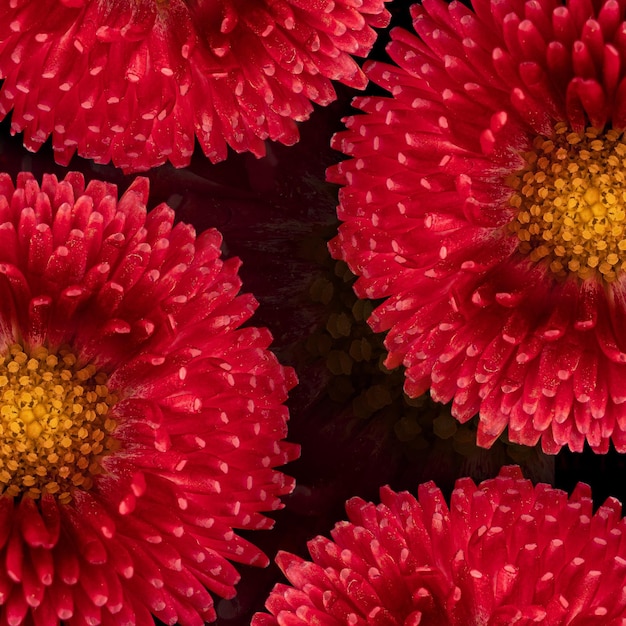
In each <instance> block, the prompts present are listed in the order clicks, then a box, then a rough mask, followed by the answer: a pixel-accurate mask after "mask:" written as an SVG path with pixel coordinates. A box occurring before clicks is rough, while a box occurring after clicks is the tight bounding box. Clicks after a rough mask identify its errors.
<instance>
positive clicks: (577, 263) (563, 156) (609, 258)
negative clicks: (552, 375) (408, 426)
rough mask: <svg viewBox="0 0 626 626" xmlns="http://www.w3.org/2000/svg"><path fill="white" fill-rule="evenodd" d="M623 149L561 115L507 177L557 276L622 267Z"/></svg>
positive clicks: (610, 134)
mask: <svg viewBox="0 0 626 626" xmlns="http://www.w3.org/2000/svg"><path fill="white" fill-rule="evenodd" d="M624 155H626V138H625V137H624V136H623V133H621V132H619V131H616V130H612V129H610V130H607V131H602V132H601V131H598V130H595V129H593V128H587V129H586V130H585V132H584V133H582V134H579V133H576V132H571V131H569V129H568V127H567V125H566V124H564V123H562V122H560V123H558V124H557V125H556V126H555V128H554V136H553V137H552V138H547V137H543V136H538V137H536V138H535V141H534V142H533V150H532V151H530V152H528V153H526V154H525V155H524V158H525V160H526V164H527V165H526V167H525V168H524V169H523V170H521V171H519V172H516V173H515V174H513V175H511V176H509V177H508V178H507V184H508V185H509V186H510V187H511V188H512V189H513V190H514V193H513V194H512V196H511V197H510V199H509V205H510V206H511V207H513V208H515V209H516V210H517V216H516V218H515V219H514V220H513V221H512V222H511V223H510V225H509V228H510V230H511V231H512V232H513V233H515V234H516V235H517V238H518V239H519V245H518V250H519V251H520V252H521V253H522V254H527V255H528V256H529V257H530V259H531V261H534V262H542V263H545V264H546V266H547V267H548V268H549V269H550V270H551V271H552V272H553V273H554V274H556V275H557V276H559V277H562V278H564V277H566V276H567V275H569V274H570V273H573V274H576V275H577V276H578V277H579V278H581V279H583V280H584V279H587V278H590V277H591V276H594V275H599V276H600V277H601V278H602V279H603V280H604V281H606V282H612V281H614V280H615V278H616V277H617V275H618V274H619V272H621V271H622V270H624V269H626V253H625V252H626V233H625V230H626V160H625V159H624V158H622V157H623V156H624ZM1 385H2V378H0V386H1Z"/></svg>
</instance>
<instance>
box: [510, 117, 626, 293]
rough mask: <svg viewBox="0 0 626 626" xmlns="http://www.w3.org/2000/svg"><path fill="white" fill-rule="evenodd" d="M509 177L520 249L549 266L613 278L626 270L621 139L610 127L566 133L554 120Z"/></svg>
mask: <svg viewBox="0 0 626 626" xmlns="http://www.w3.org/2000/svg"><path fill="white" fill-rule="evenodd" d="M533 148H534V150H532V151H530V152H528V153H527V154H525V155H524V156H525V159H526V162H527V166H526V167H525V168H524V169H523V170H522V171H521V172H518V173H517V174H516V175H514V176H511V177H509V178H508V179H507V183H508V184H509V185H510V186H511V187H512V188H513V189H514V190H515V193H513V195H512V196H511V198H510V200H509V202H510V204H511V206H513V207H515V208H516V209H517V210H518V213H517V217H516V219H515V220H513V222H512V223H511V225H510V227H511V229H512V231H513V232H515V233H516V234H517V237H518V238H519V240H520V243H519V251H520V252H522V253H523V254H528V255H529V256H530V259H531V260H532V261H535V262H539V261H542V260H545V261H544V262H546V263H547V264H548V266H549V268H550V270H552V272H554V273H555V274H556V275H558V276H561V277H565V276H567V275H568V273H570V272H571V273H574V274H576V275H577V276H579V277H580V278H582V279H586V278H589V277H591V276H593V275H594V274H596V273H599V275H600V276H601V277H602V278H603V279H604V280H605V281H607V282H612V281H613V280H615V278H616V277H617V275H618V273H619V272H620V271H621V270H624V269H626V233H625V219H626V139H624V137H623V133H621V132H619V131H616V130H612V129H611V130H607V131H597V130H595V129H593V128H588V129H587V130H586V131H585V132H584V133H583V134H580V133H576V132H571V131H570V130H569V128H568V126H567V125H566V124H564V123H559V124H557V125H556V126H555V134H554V137H553V138H551V139H550V138H547V137H543V136H538V137H537V138H536V139H535V141H534V143H533Z"/></svg>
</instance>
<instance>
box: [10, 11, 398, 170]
mask: <svg viewBox="0 0 626 626" xmlns="http://www.w3.org/2000/svg"><path fill="white" fill-rule="evenodd" d="M385 1H386V0H358V1H357V2H355V1H353V0H315V1H308V0H306V1H305V0H279V1H274V0H272V1H270V0H208V1H206V2H187V1H185V0H109V1H106V2H102V1H100V0H44V1H43V2H37V3H34V2H31V1H30V0H12V1H11V2H5V3H3V7H2V8H0V77H1V78H4V79H5V80H4V83H3V85H2V89H1V90H0V115H2V116H5V115H7V114H8V113H9V112H10V111H12V117H11V130H12V132H14V133H15V132H22V131H23V132H24V145H25V146H26V147H27V148H28V149H29V150H33V151H34V150H37V149H38V148H39V147H40V146H41V145H42V144H43V143H44V142H45V141H46V140H47V138H48V137H50V135H52V143H53V148H54V152H55V159H56V160H57V162H59V163H61V164H64V165H66V164H67V163H68V162H69V160H70V158H71V157H72V155H73V154H74V153H75V152H76V151H77V152H78V154H79V155H80V156H83V157H86V158H90V159H93V160H95V161H96V162H98V163H108V162H109V161H111V160H112V161H113V163H115V165H117V166H119V167H122V168H124V169H125V170H127V171H140V170H146V169H149V168H151V167H154V166H156V165H160V164H162V163H164V162H165V161H167V160H169V161H170V162H171V163H173V164H174V165H175V166H176V167H184V166H186V165H188V164H189V161H190V157H191V154H192V152H193V149H194V138H196V137H197V139H198V141H199V143H200V145H201V147H202V150H203V151H204V153H205V154H206V156H208V157H209V158H210V159H211V161H213V162H216V161H220V160H223V159H225V158H226V156H227V146H230V147H232V148H234V149H235V150H237V151H238V152H242V151H250V152H253V153H254V154H256V155H257V156H262V155H263V154H264V153H265V148H264V143H263V141H264V140H265V139H268V138H269V139H272V140H275V141H280V142H282V143H285V144H292V143H294V142H296V141H297V140H298V130H297V126H296V123H295V122H297V121H302V120H305V119H307V118H308V117H309V115H310V113H311V111H312V105H311V103H312V102H314V103H317V104H320V105H326V104H328V103H329V102H331V101H332V100H333V99H334V98H335V92H334V90H333V88H332V85H331V82H330V81H331V79H332V80H338V81H341V82H343V83H345V84H347V85H350V86H352V87H357V88H363V87H364V86H365V83H366V82H367V81H366V78H365V76H364V74H363V72H362V71H361V70H360V69H359V67H358V65H357V64H356V63H355V61H354V60H353V59H352V56H351V55H357V56H365V55H367V53H368V52H369V50H370V49H371V47H372V45H373V43H374V41H375V39H376V33H375V31H374V30H373V28H372V27H373V26H377V27H379V26H385V25H386V24H387V23H388V21H389V14H388V13H387V11H386V10H385V9H384V2H385Z"/></svg>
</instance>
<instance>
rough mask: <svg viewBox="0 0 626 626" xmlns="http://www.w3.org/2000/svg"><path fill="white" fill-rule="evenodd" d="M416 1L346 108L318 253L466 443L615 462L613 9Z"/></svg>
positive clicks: (620, 11)
mask: <svg viewBox="0 0 626 626" xmlns="http://www.w3.org/2000/svg"><path fill="white" fill-rule="evenodd" d="M475 4H476V7H475V10H474V11H473V10H471V9H469V8H467V7H465V6H464V5H463V4H461V3H459V2H452V3H450V4H446V3H445V2H441V1H439V0H427V1H425V2H424V4H423V5H421V6H414V7H413V9H412V15H413V17H414V27H415V30H416V31H417V34H418V37H416V36H414V35H411V34H409V33H408V32H405V31H403V30H395V31H394V32H393V41H392V42H391V44H390V45H389V48H388V51H389V54H390V55H391V57H392V58H393V60H394V61H395V62H396V63H397V64H398V66H399V67H395V66H392V65H385V64H380V63H373V64H370V65H369V67H368V68H367V72H368V74H369V76H370V77H371V78H372V79H373V80H374V81H375V82H377V83H378V84H380V85H382V86H383V87H385V88H386V89H388V90H389V91H391V92H392V94H393V98H383V97H380V98H379V97H376V98H360V99H357V100H356V101H355V104H356V106H357V107H358V108H360V109H362V110H363V111H365V113H366V115H361V116H355V117H350V118H348V119H347V120H346V122H347V126H348V130H347V131H346V132H342V133H340V134H339V135H338V136H337V137H336V141H335V145H336V146H337V147H338V148H339V149H341V150H343V151H344V152H345V153H346V154H348V155H350V156H352V157H354V158H353V159H352V160H350V161H346V162H343V163H341V164H340V165H339V166H337V167H336V168H332V169H331V170H330V172H329V178H330V179H331V180H333V181H335V182H339V183H342V184H344V185H345V188H344V189H342V192H341V206H340V213H339V215H340V218H341V219H343V220H345V222H346V223H345V224H344V225H343V226H342V228H341V231H340V235H339V237H338V238H337V239H336V240H334V243H333V251H334V254H336V255H337V256H341V257H343V258H344V259H345V260H347V261H348V263H349V265H350V267H351V269H352V270H353V271H354V272H355V273H357V274H359V275H360V280H359V282H358V283H357V289H358V293H359V295H361V296H363V297H369V298H387V300H386V302H385V303H384V304H383V305H382V306H380V307H379V308H378V310H377V311H375V312H374V314H373V316H372V318H371V323H372V325H373V327H374V328H375V329H376V330H388V329H389V334H388V337H387V341H386V346H387V348H388V350H389V357H388V359H387V365H388V366H389V367H394V366H397V365H398V364H400V363H404V364H405V365H406V367H407V378H406V387H405V388H406V391H407V393H408V394H409V395H412V396H418V395H420V394H421V393H423V392H424V391H425V390H426V389H428V388H429V387H430V388H431V394H432V395H433V397H434V398H435V399H437V400H439V401H442V402H447V401H449V400H452V399H454V404H453V414H454V415H455V417H456V418H457V419H459V420H460V421H462V422H463V421H466V420H468V419H470V418H471V417H472V416H473V415H475V414H476V413H480V429H479V432H478V442H479V443H480V445H483V446H489V445H491V443H492V442H493V441H494V440H495V439H496V438H497V437H498V435H499V434H500V433H501V432H502V431H503V430H504V429H505V427H507V426H508V429H509V438H510V439H511V440H512V441H513V442H516V443H522V444H526V445H534V444H535V443H536V442H537V441H538V440H539V439H541V442H542V445H543V449H544V450H545V451H547V452H551V453H554V452H557V451H558V450H559V449H560V448H561V447H562V446H563V445H566V444H567V445H568V446H569V447H570V449H572V450H575V451H579V450H581V449H582V447H583V445H584V442H585V440H587V441H588V442H589V444H590V445H591V447H592V448H593V449H594V450H595V451H597V452H605V451H606V450H607V449H608V446H609V440H610V439H611V438H612V440H613V442H614V444H615V446H616V448H617V449H618V451H621V452H624V451H626V411H625V410H624V408H623V403H624V401H626V394H625V393H624V386H625V384H626V333H625V329H626V274H625V273H624V270H625V269H626V235H625V226H626V217H625V216H626V213H625V207H626V176H625V175H624V163H625V161H624V156H625V155H626V139H625V138H624V136H623V133H622V131H621V130H620V129H622V128H624V127H625V126H626V72H625V71H624V64H623V62H622V61H621V60H620V59H621V58H623V55H624V54H626V38H625V37H624V33H626V22H625V21H623V17H624V9H625V8H626V4H625V3H623V2H621V1H620V2H616V1H615V0H607V1H606V2H600V3H596V4H592V3H585V2H580V1H578V0H571V1H568V2H567V3H566V4H561V3H553V2H548V1H547V0H545V1H544V0H536V1H535V0H533V1H530V2H526V3H523V2H521V3H520V2H516V1H514V0H503V1H501V2H496V1H495V0H494V1H493V2H491V3H489V2H482V1H481V2H476V3H475Z"/></svg>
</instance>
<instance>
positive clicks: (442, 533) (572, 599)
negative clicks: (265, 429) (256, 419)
mask: <svg viewBox="0 0 626 626" xmlns="http://www.w3.org/2000/svg"><path fill="white" fill-rule="evenodd" d="M418 494H419V495H418V499H415V498H414V497H413V496H412V495H410V494H408V493H406V492H403V493H395V492H393V491H392V490H391V489H389V488H388V487H386V488H383V489H382V490H381V499H382V504H380V505H378V506H376V505H374V504H371V503H366V502H364V501H363V500H361V499H360V498H353V499H351V500H349V501H348V503H347V505H346V509H347V512H348V517H349V519H350V521H349V522H340V523H338V524H337V525H336V526H335V529H334V530H333V531H332V533H331V534H332V537H333V540H332V541H330V540H328V539H326V538H325V537H317V538H315V539H313V540H312V541H310V542H309V544H308V545H309V551H310V553H311V556H312V558H313V562H309V561H304V560H302V559H301V558H299V557H297V556H294V555H291V554H287V553H280V554H279V555H278V557H277V559H276V560H277V562H278V564H279V565H280V567H281V569H282V570H283V572H284V573H285V576H287V578H288V579H289V581H290V582H291V584H292V585H293V587H289V586H287V585H283V584H279V585H276V587H275V588H274V590H273V591H272V593H271V595H270V597H269V599H268V600H267V603H266V607H267V609H268V610H269V611H270V613H271V614H272V615H271V616H270V615H266V614H260V613H257V615H255V617H254V618H253V620H252V626H276V625H277V624H280V625H281V626H303V625H309V624H319V625H320V626H340V625H341V626H365V625H368V626H383V625H384V626H417V625H418V624H419V625H420V626H425V625H427V624H428V625H433V626H435V625H437V626H439V625H443V624H445V625H446V626H467V625H468V624H489V626H509V625H510V624H518V625H519V626H526V625H528V626H531V625H532V624H538V623H539V624H546V625H549V626H557V625H561V624H562V625H565V624H569V625H571V626H583V625H584V626H592V625H594V624H598V625H600V624H602V626H617V625H618V624H622V623H623V620H624V619H626V596H625V595H624V594H623V593H622V589H623V587H624V583H625V582H626V549H625V548H624V545H623V542H621V541H620V537H621V536H622V532H623V531H624V529H625V521H624V519H621V517H620V512H621V505H620V503H619V502H618V501H617V500H615V499H613V498H609V499H608V500H607V501H606V503H605V504H604V505H603V506H602V507H600V508H599V509H598V511H597V512H596V513H595V514H593V513H592V507H593V505H592V501H591V498H590V489H589V487H587V485H583V484H579V485H578V487H577V488H576V490H575V491H574V493H573V494H572V496H571V497H570V498H569V499H568V497H567V494H566V493H565V492H563V491H560V490H557V489H553V488H552V487H550V486H549V485H545V484H539V485H537V486H536V487H533V485H532V483H531V482H530V481H529V480H524V479H523V477H522V474H521V472H520V471H519V468H517V467H508V468H504V469H503V470H501V472H500V475H499V476H498V477H497V478H495V479H492V480H487V481H485V482H483V483H481V484H480V485H479V486H478V487H476V485H475V484H474V483H473V482H472V481H471V480H470V479H467V478H464V479H461V480H459V481H457V483H456V488H455V489H454V491H453V493H452V499H451V502H450V507H449V508H448V506H447V505H446V502H445V500H444V497H443V495H442V494H441V491H439V489H438V488H437V487H436V486H435V485H434V484H433V483H432V482H431V483H426V484H423V485H421V486H420V487H419V490H418Z"/></svg>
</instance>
